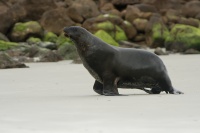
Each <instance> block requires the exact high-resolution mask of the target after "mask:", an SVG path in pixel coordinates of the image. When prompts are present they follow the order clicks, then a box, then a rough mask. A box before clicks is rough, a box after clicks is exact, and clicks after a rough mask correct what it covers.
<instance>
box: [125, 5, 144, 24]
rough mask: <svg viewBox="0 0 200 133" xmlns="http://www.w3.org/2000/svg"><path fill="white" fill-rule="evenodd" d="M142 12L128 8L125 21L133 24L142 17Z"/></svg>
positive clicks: (132, 7) (131, 7)
mask: <svg viewBox="0 0 200 133" xmlns="http://www.w3.org/2000/svg"><path fill="white" fill-rule="evenodd" d="M140 14H141V12H140V10H139V9H138V8H137V7H135V6H130V5H129V6H127V8H126V13H125V19H126V20H128V21H129V22H133V21H134V19H136V18H138V17H139V16H140Z"/></svg>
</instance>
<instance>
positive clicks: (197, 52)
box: [183, 49, 200, 54]
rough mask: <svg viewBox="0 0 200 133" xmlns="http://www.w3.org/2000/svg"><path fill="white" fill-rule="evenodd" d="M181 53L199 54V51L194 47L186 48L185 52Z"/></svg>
mask: <svg viewBox="0 0 200 133" xmlns="http://www.w3.org/2000/svg"><path fill="white" fill-rule="evenodd" d="M183 54H200V51H198V50H196V49H188V50H186V51H185V52H183Z"/></svg>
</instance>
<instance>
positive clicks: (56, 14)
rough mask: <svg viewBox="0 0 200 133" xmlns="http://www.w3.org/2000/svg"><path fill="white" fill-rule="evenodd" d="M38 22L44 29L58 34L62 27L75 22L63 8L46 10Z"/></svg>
mask: <svg viewBox="0 0 200 133" xmlns="http://www.w3.org/2000/svg"><path fill="white" fill-rule="evenodd" d="M55 21H56V22H55ZM40 23H41V25H42V27H43V28H44V29H45V30H46V31H49V32H53V33H55V34H58V35H59V34H60V33H62V32H63V27H68V26H72V25H74V24H75V22H73V21H72V20H71V19H70V18H69V17H68V16H67V10H66V9H65V8H57V9H52V10H48V11H46V12H45V13H44V14H43V15H42V18H41V21H40Z"/></svg>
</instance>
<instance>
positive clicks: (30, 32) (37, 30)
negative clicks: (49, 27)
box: [10, 21, 43, 42]
mask: <svg viewBox="0 0 200 133" xmlns="http://www.w3.org/2000/svg"><path fill="white" fill-rule="evenodd" d="M42 35H43V29H42V27H41V26H40V24H39V23H38V22H36V21H29V22H25V23H20V22H19V23H16V24H15V25H14V27H13V29H12V31H11V33H10V39H11V40H12V41H15V42H23V41H25V40H26V39H27V38H28V37H29V36H36V37H41V36H42Z"/></svg>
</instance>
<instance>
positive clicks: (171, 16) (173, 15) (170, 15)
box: [166, 9, 181, 23]
mask: <svg viewBox="0 0 200 133" xmlns="http://www.w3.org/2000/svg"><path fill="white" fill-rule="evenodd" d="M166 17H167V19H168V21H169V22H173V23H177V22H178V21H179V19H180V17H181V13H180V12H179V11H177V10H174V9H169V10H168V11H167V12H166Z"/></svg>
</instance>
